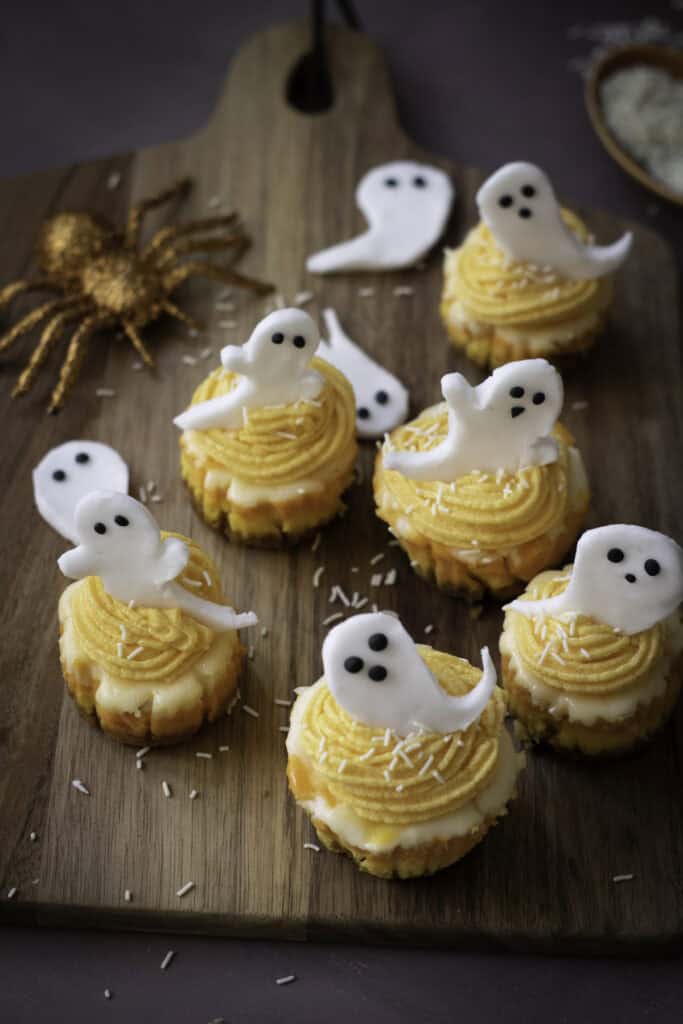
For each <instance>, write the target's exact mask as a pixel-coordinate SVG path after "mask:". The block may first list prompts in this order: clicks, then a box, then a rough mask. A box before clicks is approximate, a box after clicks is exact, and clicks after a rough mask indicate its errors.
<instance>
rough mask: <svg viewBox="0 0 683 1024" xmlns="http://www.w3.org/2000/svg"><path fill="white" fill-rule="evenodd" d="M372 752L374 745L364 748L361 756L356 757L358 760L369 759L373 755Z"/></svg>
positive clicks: (373, 751)
mask: <svg viewBox="0 0 683 1024" xmlns="http://www.w3.org/2000/svg"><path fill="white" fill-rule="evenodd" d="M374 753H375V748H374V747H370V748H369V750H366V751H365V753H364V754H361V756H360V757H359V758H358V760H359V761H369V760H370V758H371V757H373V756H374Z"/></svg>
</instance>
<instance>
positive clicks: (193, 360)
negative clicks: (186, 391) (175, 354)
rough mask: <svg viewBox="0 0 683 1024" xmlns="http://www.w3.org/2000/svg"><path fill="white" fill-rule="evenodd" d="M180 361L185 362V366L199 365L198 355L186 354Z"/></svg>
mask: <svg viewBox="0 0 683 1024" xmlns="http://www.w3.org/2000/svg"><path fill="white" fill-rule="evenodd" d="M180 361H181V363H185V366H196V365H197V357H196V356H188V355H184V356H181V357H180Z"/></svg>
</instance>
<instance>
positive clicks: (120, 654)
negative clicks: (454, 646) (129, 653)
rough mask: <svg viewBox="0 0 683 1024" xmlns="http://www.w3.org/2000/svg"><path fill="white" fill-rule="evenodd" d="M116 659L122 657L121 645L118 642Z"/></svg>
mask: <svg viewBox="0 0 683 1024" xmlns="http://www.w3.org/2000/svg"><path fill="white" fill-rule="evenodd" d="M116 657H117V658H122V657H123V644H122V643H121V641H120V640H119V642H118V643H117V645H116Z"/></svg>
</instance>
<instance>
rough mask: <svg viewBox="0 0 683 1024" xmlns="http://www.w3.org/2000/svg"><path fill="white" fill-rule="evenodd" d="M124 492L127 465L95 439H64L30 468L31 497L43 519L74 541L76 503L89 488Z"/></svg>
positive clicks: (75, 541) (125, 492) (114, 452)
mask: <svg viewBox="0 0 683 1024" xmlns="http://www.w3.org/2000/svg"><path fill="white" fill-rule="evenodd" d="M103 488H106V489H107V490H110V491H120V492H121V493H122V494H127V493H128V466H127V465H126V463H125V462H124V461H123V459H122V458H121V456H120V455H119V453H118V452H116V451H114V449H113V448H110V447H109V445H107V444H100V442H99V441H67V442H66V443H65V444H60V445H59V446H58V447H57V448H52V449H50V451H49V452H47V454H46V455H44V456H43V458H42V459H41V460H40V462H39V463H38V465H37V466H36V468H35V469H34V470H33V497H34V500H35V503H36V507H37V509H38V511H39V512H40V514H41V516H42V517H43V519H44V520H45V521H46V522H47V523H49V524H50V526H51V527H52V528H53V529H54V530H56V531H57V533H59V534H61V535H62V537H66V539H67V540H70V541H73V543H74V544H76V543H78V536H77V533H76V520H75V514H76V507H77V505H78V503H79V501H80V500H81V498H83V497H85V495H86V494H89V493H90V491H99V490H102V489H103Z"/></svg>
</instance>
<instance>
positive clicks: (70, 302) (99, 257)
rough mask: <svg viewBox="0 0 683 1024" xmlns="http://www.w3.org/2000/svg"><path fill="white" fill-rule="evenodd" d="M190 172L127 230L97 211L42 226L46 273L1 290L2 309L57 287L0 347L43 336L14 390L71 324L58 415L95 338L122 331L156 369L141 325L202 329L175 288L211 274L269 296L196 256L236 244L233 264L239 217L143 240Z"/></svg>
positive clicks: (40, 250) (56, 400) (241, 240)
mask: <svg viewBox="0 0 683 1024" xmlns="http://www.w3.org/2000/svg"><path fill="white" fill-rule="evenodd" d="M189 188H190V182H189V181H188V180H187V179H185V180H182V181H179V182H178V183H177V184H175V185H174V186H172V187H171V188H169V189H167V190H166V191H165V192H163V193H161V194H160V195H158V196H154V197H152V198H150V199H147V200H145V201H143V202H141V203H138V204H137V205H136V206H134V207H133V208H132V209H131V211H130V214H129V217H128V223H127V225H126V228H125V230H123V231H120V230H117V229H116V228H115V226H114V225H112V224H110V223H109V222H108V221H106V220H105V219H104V218H103V217H98V216H94V215H92V214H89V213H59V214H57V215H56V216H55V217H52V218H50V220H48V221H46V222H45V224H44V225H43V228H42V230H41V232H40V235H39V238H38V241H37V243H36V256H37V261H38V266H39V268H40V274H39V276H37V277H35V278H30V279H26V280H22V281H15V282H13V283H12V284H9V285H6V286H5V287H4V288H3V289H2V290H1V291H0V310H2V309H4V308H6V307H7V306H9V304H10V303H11V302H12V300H13V299H15V298H16V297H17V296H19V295H22V294H25V293H27V292H32V291H46V292H52V293H56V297H55V298H53V299H52V300H51V301H49V302H46V303H44V304H43V305H41V306H38V307H37V308H36V309H34V310H32V311H31V312H30V313H28V314H27V315H26V316H24V317H23V319H21V320H19V322H18V323H16V324H15V325H14V327H12V328H11V329H10V330H9V331H8V332H7V333H6V334H5V335H4V336H3V337H2V338H0V352H1V351H3V350H4V349H7V348H9V347H10V345H12V344H13V343H14V342H15V341H17V340H18V339H19V338H20V337H22V336H23V335H25V334H27V333H28V332H29V331H31V330H32V329H33V328H35V327H38V326H39V325H42V333H41V335H40V338H39V341H38V343H37V345H36V347H35V348H34V350H33V352H32V354H31V357H30V359H29V361H28V363H27V364H26V367H25V368H24V370H23V371H22V373H21V374H20V376H19V379H18V381H17V383H16V385H15V387H14V390H13V392H12V396H13V397H15V396H17V395H22V394H25V393H26V392H27V391H28V390H29V388H30V387H31V385H32V384H33V382H34V380H35V378H36V376H37V374H38V371H39V370H40V368H41V366H42V365H43V363H44V362H45V360H46V358H47V356H48V354H49V352H50V350H51V349H52V347H53V346H54V344H55V343H56V342H57V341H58V340H59V338H60V337H62V336H63V335H64V334H65V333H66V332H67V330H68V329H69V328H73V333H72V335H71V340H70V342H69V346H68V349H67V353H66V358H65V360H64V362H63V364H62V367H61V369H60V373H59V380H58V382H57V385H56V386H55V388H54V390H53V392H52V397H51V400H50V405H49V409H48V411H49V412H56V411H57V410H58V409H59V408H60V407H61V406H62V405H63V403H64V399H65V397H66V395H67V392H68V391H69V389H70V388H71V386H72V385H73V383H74V380H75V379H76V376H77V374H78V370H79V368H80V365H81V362H82V360H83V358H84V356H85V353H86V350H87V345H88V343H89V342H90V341H91V339H92V337H93V336H94V335H95V334H96V332H98V331H100V330H102V329H104V328H119V329H121V330H122V331H123V332H124V334H125V335H126V336H127V338H128V340H129V341H130V342H131V344H132V345H133V347H134V348H135V350H136V352H137V353H138V355H139V356H140V358H141V359H142V360H143V361H144V362H145V363H146V364H147V365H148V366H153V365H154V360H153V358H152V356H151V354H150V353H149V351H148V350H147V347H146V345H145V344H144V342H143V340H142V338H141V337H140V333H139V332H140V330H141V329H142V328H143V327H145V326H146V325H147V324H149V323H151V322H152V321H154V320H156V319H158V318H159V317H160V316H161V315H162V314H164V313H167V314H170V315H171V316H173V317H175V318H176V319H177V320H182V321H183V322H184V323H187V324H189V325H190V326H193V327H196V326H198V325H197V323H196V321H194V320H193V319H192V318H191V317H190V316H188V315H187V314H186V313H184V312H183V311H182V310H181V309H180V308H179V307H178V306H176V305H175V303H174V302H173V301H172V300H171V295H172V293H173V292H174V291H175V290H176V289H177V288H178V287H179V286H180V285H181V284H182V283H183V282H184V281H187V280H188V279H189V278H191V277H195V276H202V277H208V278H211V279H212V280H215V281H221V282H224V283H225V284H235V285H238V286H240V287H245V288H249V289H251V290H252V291H256V292H258V293H261V294H264V293H266V292H268V291H271V289H272V286H271V285H268V284H264V283H263V282H261V281H255V280H253V279H252V278H248V277H245V276H244V275H242V274H238V273H237V272H236V271H234V270H233V269H232V268H231V266H219V265H216V264H214V263H212V262H209V261H207V260H199V259H195V258H190V259H187V260H185V259H184V257H186V256H189V257H192V256H193V254H194V253H199V252H209V251H214V252H217V251H220V250H227V249H233V250H234V258H233V262H235V261H236V260H237V259H238V258H239V257H240V256H241V255H242V253H243V252H244V250H245V248H246V247H247V246H248V244H249V240H248V238H247V236H246V235H245V234H244V232H243V230H242V228H241V227H240V225H239V221H238V217H237V215H236V214H234V213H231V214H227V215H220V216H215V217H207V218H205V219H204V220H199V221H193V222H190V223H188V224H183V225H175V226H170V227H165V228H162V229H161V230H160V231H158V232H157V233H156V234H155V235H154V236H153V237H152V239H151V241H150V242H149V243H148V244H147V245H146V246H145V247H144V248H142V249H141V248H140V247H139V237H140V229H141V227H142V221H143V218H144V216H145V214H146V213H147V212H148V211H149V210H151V209H153V208H154V207H156V206H160V205H161V204H162V203H166V202H169V201H170V200H172V199H175V198H179V197H181V196H183V195H185V194H186V193H187V191H188V190H189Z"/></svg>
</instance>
